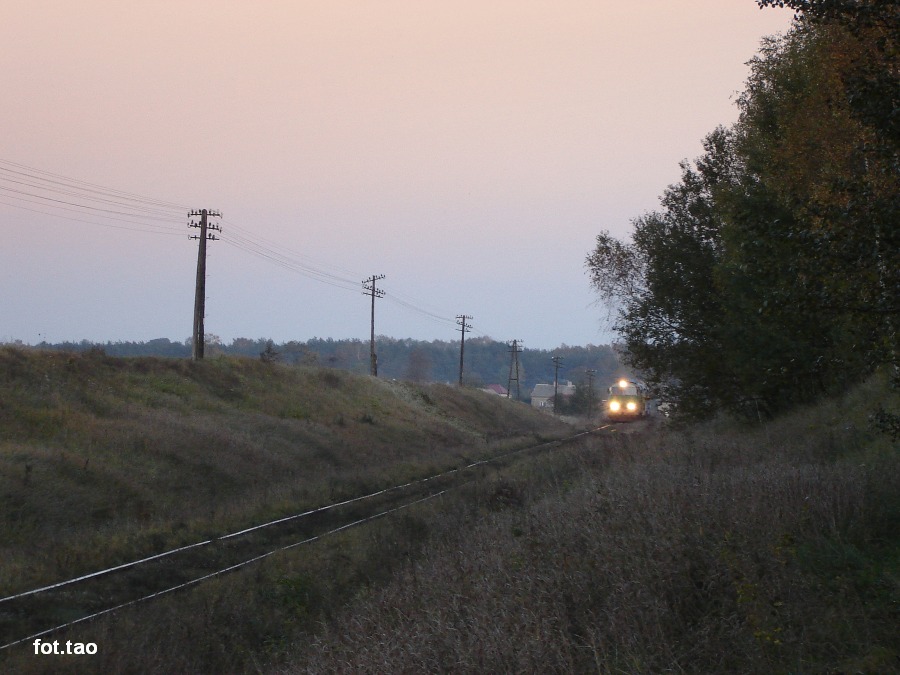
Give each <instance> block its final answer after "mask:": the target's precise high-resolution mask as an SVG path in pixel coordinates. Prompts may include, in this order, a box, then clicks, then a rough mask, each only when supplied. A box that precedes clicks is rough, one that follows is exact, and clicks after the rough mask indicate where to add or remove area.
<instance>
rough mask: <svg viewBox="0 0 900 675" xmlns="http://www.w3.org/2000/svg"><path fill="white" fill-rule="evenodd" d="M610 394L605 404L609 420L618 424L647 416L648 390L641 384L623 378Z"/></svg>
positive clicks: (610, 389) (611, 388) (611, 389)
mask: <svg viewBox="0 0 900 675" xmlns="http://www.w3.org/2000/svg"><path fill="white" fill-rule="evenodd" d="M608 392H609V396H608V397H607V399H606V401H605V402H604V407H605V411H606V418H607V419H609V420H611V421H617V422H618V421H624V420H636V419H641V418H644V417H646V416H647V414H648V412H647V399H648V396H647V388H646V387H645V386H644V385H643V384H641V383H640V382H635V381H634V380H626V379H624V378H622V379H620V380H618V381H617V382H616V383H615V384H613V385H611V386H610V387H609V389H608Z"/></svg>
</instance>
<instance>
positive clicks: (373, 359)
mask: <svg viewBox="0 0 900 675" xmlns="http://www.w3.org/2000/svg"><path fill="white" fill-rule="evenodd" d="M382 279H384V275H383V274H379V275H377V276H376V275H374V274H373V275H372V276H370V277H369V278H368V279H366V280H365V281H363V282H362V285H363V289H365V290H364V291H363V295H371V296H372V339H371V341H370V342H369V361H370V364H371V373H372V375H373V376H374V377H378V357H377V356H376V355H375V298H383V297H384V290H382V289H380V288H375V282H376V281H381V280H382ZM366 284H369V285H368V286H367V285H366Z"/></svg>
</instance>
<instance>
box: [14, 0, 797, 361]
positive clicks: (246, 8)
mask: <svg viewBox="0 0 900 675" xmlns="http://www.w3.org/2000/svg"><path fill="white" fill-rule="evenodd" d="M789 22H790V12H789V11H785V10H759V9H758V8H757V6H756V3H755V2H753V0H682V1H680V2H673V1H672V0H635V1H634V2H628V3H625V2H604V1H596V0H595V1H594V2H549V1H546V2H527V1H526V2H523V1H521V0H517V1H515V2H512V1H506V0H503V1H494V0H490V1H485V0H481V1H479V2H465V1H464V2H460V1H456V2H452V3H451V2H428V1H426V0H416V1H412V0H408V1H396V0H395V1H381V0H378V1H376V0H370V1H368V2H363V1H361V0H357V1H355V2H340V1H334V0H328V1H327V2H326V1H324V0H323V1H322V2H316V3H313V2H303V1H296V0H294V1H290V2H287V1H285V2H253V3H250V2H225V1H212V0H209V1H207V2H194V1H192V0H180V1H179V2H169V1H158V0H157V1H152V2H151V1H146V2H128V3H122V2H112V1H97V0H87V1H83V2H78V3H68V2H35V1H34V0H28V1H20V0H4V2H3V3H2V7H0V75H2V82H3V85H4V95H3V97H2V98H0V123H2V125H3V129H4V131H5V133H4V144H3V149H2V151H0V160H6V161H8V162H15V163H18V164H22V165H27V166H29V167H34V168H37V169H40V170H43V171H48V172H52V173H55V174H61V175H63V176H66V177H69V178H73V179H77V180H81V181H88V182H91V183H95V184H98V185H101V186H105V187H109V188H115V189H119V190H124V191H127V192H130V193H138V194H141V195H145V196H149V197H153V198H156V199H160V200H165V201H167V202H171V203H174V204H176V205H179V206H183V207H185V209H188V208H203V207H208V208H216V209H219V210H221V211H222V212H223V214H224V216H225V218H224V220H223V222H222V226H223V229H224V230H225V236H226V237H227V236H228V234H229V233H232V234H234V233H238V232H239V233H241V237H243V238H244V239H242V240H241V241H242V242H244V244H245V246H244V248H241V247H238V246H235V245H234V244H235V243H236V242H234V241H232V242H229V241H226V240H224V239H223V241H219V242H215V243H213V244H211V245H210V259H209V282H208V287H207V295H208V301H207V319H206V328H207V331H208V332H211V333H216V334H218V335H220V336H222V337H223V338H225V339H226V341H227V340H230V339H231V338H234V337H240V336H244V337H272V338H274V339H275V340H277V341H282V340H290V339H301V340H302V339H307V338H309V337H313V336H320V337H328V336H331V337H335V338H341V337H360V338H365V337H366V335H367V332H368V320H369V317H368V306H367V304H366V299H365V298H364V297H363V296H362V294H361V293H360V292H357V291H356V290H355V289H352V288H349V287H347V288H335V287H334V286H331V285H327V284H323V283H321V282H319V281H316V280H314V279H311V278H309V277H307V276H304V275H303V274H298V273H297V272H296V271H291V270H288V269H285V268H284V267H283V266H279V265H276V264H273V263H272V261H271V260H270V259H264V258H260V257H258V256H254V255H251V254H250V253H248V251H247V250H244V249H245V248H246V245H247V242H248V241H250V242H255V243H257V244H260V245H263V246H265V247H267V248H266V250H267V251H270V252H271V251H276V252H283V250H284V249H289V250H290V251H291V252H292V253H290V255H291V256H296V257H297V258H299V256H298V255H297V254H302V255H304V256H309V258H308V259H307V258H304V259H302V260H303V261H304V264H306V263H311V264H313V265H315V266H316V267H317V268H319V269H325V270H327V271H328V272H329V273H332V274H334V275H336V276H339V277H341V278H347V279H353V280H355V281H361V280H362V279H364V278H367V277H368V276H370V275H371V274H385V275H386V279H385V280H384V282H383V284H384V288H385V289H386V290H387V291H388V294H389V296H393V298H391V297H389V298H386V299H385V300H384V301H380V302H379V305H378V308H377V312H378V316H377V319H376V320H377V325H376V329H377V332H379V333H384V334H387V335H391V336H393V337H398V338H400V337H413V338H419V339H434V338H438V339H448V340H449V339H453V338H454V337H456V336H457V335H458V334H457V333H455V332H454V330H453V328H454V324H453V321H452V319H453V317H454V316H455V315H456V314H460V313H466V314H470V315H474V316H475V320H474V321H473V324H474V325H475V328H476V333H480V334H488V335H490V336H491V337H494V338H495V339H499V340H508V339H512V338H519V339H523V340H524V341H525V346H526V348H527V347H529V346H531V347H545V348H550V347H553V346H557V345H559V344H560V343H563V342H565V343H568V344H586V343H589V342H593V343H603V342H607V341H608V340H609V337H610V336H609V334H608V333H606V332H604V325H603V323H602V321H601V318H602V314H603V312H602V310H600V309H599V308H596V307H593V306H591V303H592V301H593V296H592V295H591V292H590V289H589V287H588V282H587V277H586V276H585V274H584V269H583V260H584V257H585V255H586V254H587V253H588V252H589V250H590V248H591V246H592V244H593V238H594V236H595V235H596V233H597V232H599V231H600V230H601V229H609V230H612V231H613V232H616V233H620V234H623V235H624V234H625V233H627V231H628V229H629V221H630V219H631V218H633V217H635V216H638V215H640V214H641V213H642V212H645V211H648V210H652V209H653V208H655V207H656V206H657V203H658V201H657V200H658V196H659V195H660V194H661V192H662V191H663V189H664V188H665V187H666V185H667V184H668V183H671V182H673V181H674V180H676V179H677V178H678V162H679V161H680V160H681V159H683V158H686V157H694V156H696V155H697V154H698V153H699V152H700V142H701V139H702V138H703V136H704V135H705V134H706V133H708V132H709V131H711V130H712V129H713V128H714V127H715V126H716V125H717V124H729V123H731V122H733V121H734V119H735V118H736V110H735V109H734V106H733V96H734V94H735V92H736V91H738V90H739V89H741V87H742V84H743V80H744V79H745V77H746V74H747V67H746V65H745V62H746V61H747V60H749V59H750V58H751V57H752V56H753V55H754V53H755V52H756V50H757V48H758V46H759V40H760V38H761V37H762V36H764V35H767V34H771V33H774V32H778V31H783V30H786V29H787V27H788V26H789ZM0 178H2V173H0ZM0 187H7V188H8V187H10V184H9V183H8V182H5V181H3V180H0ZM70 198H71V199H74V200H75V201H76V202H77V200H78V198H77V197H70ZM0 202H4V203H0V226H2V228H3V233H4V238H5V241H6V242H7V245H6V246H4V247H3V250H2V253H0V256H2V258H0V267H2V269H3V273H2V274H3V276H2V279H3V289H4V291H3V293H2V294H0V340H14V339H22V340H24V341H26V342H37V341H39V340H40V339H48V340H51V341H58V340H65V339H75V340H78V339H82V338H87V339H91V340H100V341H105V340H114V341H115V340H147V339H152V338H155V337H169V338H172V339H178V340H183V339H185V338H186V337H187V336H188V335H190V332H191V316H192V308H193V278H194V265H195V262H196V244H195V243H194V242H191V241H188V240H187V238H186V235H187V229H186V228H185V227H184V223H186V220H187V219H186V217H184V214H182V213H181V212H180V211H177V212H176V211H175V210H173V211H172V214H173V218H174V220H173V221H172V222H171V223H169V224H168V225H167V227H170V228H171V230H168V231H165V232H161V233H155V234H154V233H146V232H140V231H136V229H111V228H109V227H103V226H100V225H98V224H92V223H94V222H96V223H99V222H102V219H100V218H96V217H94V216H92V215H90V214H88V215H87V216H86V217H81V218H82V219H83V220H88V221H91V222H88V223H85V222H81V221H80V220H73V219H71V218H66V217H58V216H60V215H63V216H65V215H66V213H65V212H61V211H57V210H55V209H54V208H52V206H51V205H50V204H49V203H46V205H45V206H43V207H42V206H37V205H35V204H32V203H27V204H26V203H24V202H23V201H21V199H20V200H18V201H17V200H16V199H15V198H13V196H12V194H11V193H9V192H8V191H7V192H6V193H4V192H3V191H0ZM22 206H27V207H28V208H33V209H36V210H43V211H45V212H46V213H54V214H56V215H55V216H51V215H44V214H39V213H35V212H34V211H29V210H25V209H23V208H21V207H22ZM127 227H129V228H136V226H130V225H129V226H127ZM292 259H295V258H293V257H292ZM391 299H393V300H394V302H390V300H391ZM398 300H399V301H402V302H397V301H398ZM403 302H406V303H408V304H412V305H414V306H415V307H416V308H418V309H419V310H423V309H424V310H426V311H427V312H430V313H432V314H435V315H437V316H439V317H443V318H445V319H446V320H445V321H441V320H439V319H435V318H434V317H432V316H428V315H426V314H424V313H423V312H421V311H415V310H410V308H409V307H408V306H407V305H404V304H402V303H403Z"/></svg>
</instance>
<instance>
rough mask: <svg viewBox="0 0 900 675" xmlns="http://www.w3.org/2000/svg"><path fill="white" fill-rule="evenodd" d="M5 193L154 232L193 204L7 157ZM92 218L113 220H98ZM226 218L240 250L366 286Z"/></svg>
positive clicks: (2, 177)
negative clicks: (112, 185)
mask: <svg viewBox="0 0 900 675" xmlns="http://www.w3.org/2000/svg"><path fill="white" fill-rule="evenodd" d="M21 188H28V189H21ZM0 193H5V195H4V194H0V197H4V196H5V199H0V204H4V205H6V206H10V207H13V208H18V209H23V210H26V211H31V212H33V213H39V214H42V215H47V216H51V217H54V218H61V219H65V220H71V221H74V222H82V223H88V224H93V225H99V226H102V227H110V228H115V229H123V230H130V231H136V232H146V233H153V234H166V235H175V234H181V233H183V230H182V229H181V227H177V226H176V225H180V224H181V223H183V222H184V221H183V216H182V214H184V213H187V212H189V211H190V209H189V207H187V206H184V205H181V204H176V203H174V202H170V201H166V200H162V199H157V198H153V197H147V196H144V195H139V194H136V193H132V192H127V191H125V190H119V189H115V188H110V187H107V186H104V185H100V184H98V183H92V182H88V181H83V180H79V179H76V178H72V177H69V176H65V175H62V174H58V173H53V172H49V171H44V170H42V169H37V168H34V167H31V166H28V165H26V164H21V163H19V162H13V161H10V160H5V159H2V158H0ZM10 200H11V201H10ZM25 204H29V205H33V206H39V207H42V208H41V209H38V208H33V206H26V205H25ZM71 214H77V215H78V216H82V217H75V216H73V215H71ZM88 218H94V219H102V220H103V221H111V222H97V221H96V220H89V219H88ZM222 220H223V222H225V223H226V224H227V228H226V229H225V230H224V231H220V232H219V234H218V237H217V238H219V239H221V240H222V241H223V242H225V243H227V244H229V245H230V246H232V247H234V248H237V249H238V250H241V251H243V252H245V253H249V254H250V255H253V256H256V257H257V258H260V259H262V260H265V261H266V262H269V263H271V264H273V265H276V266H278V267H281V268H282V269H285V270H288V271H291V272H294V273H297V274H300V275H301V276H305V277H307V278H309V279H312V280H314V281H318V282H319V283H323V284H326V285H329V286H332V287H335V288H339V289H342V290H347V291H353V292H356V291H359V289H360V283H364V282H360V281H357V279H354V278H353V277H354V276H355V275H354V273H353V272H352V271H350V270H347V269H345V268H341V267H339V266H337V265H335V264H333V263H322V262H321V261H317V260H315V259H314V258H312V257H311V256H308V255H305V254H302V253H299V252H297V251H295V250H291V249H289V248H287V247H285V246H283V245H282V244H280V243H278V242H274V241H271V240H267V239H265V238H264V237H261V236H259V235H258V234H256V233H255V232H253V231H252V230H250V229H248V228H245V227H243V226H241V225H240V224H238V223H236V222H234V221H232V220H230V219H228V220H226V219H222ZM166 223H169V224H168V225H167V224H166ZM384 297H385V298H386V299H387V300H389V301H390V302H392V303H394V304H396V305H398V306H400V307H402V308H404V309H406V310H408V311H411V312H414V313H416V314H418V315H420V316H422V317H424V318H426V319H428V320H430V321H433V322H436V323H439V324H441V325H443V326H451V325H454V323H455V320H454V318H451V317H450V316H447V315H443V314H441V313H440V312H439V310H435V309H433V308H429V307H426V306H424V303H422V302H421V301H420V300H418V299H416V298H414V297H412V296H410V295H407V294H404V293H402V292H400V291H397V290H387V291H386V292H385V294H384Z"/></svg>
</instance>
